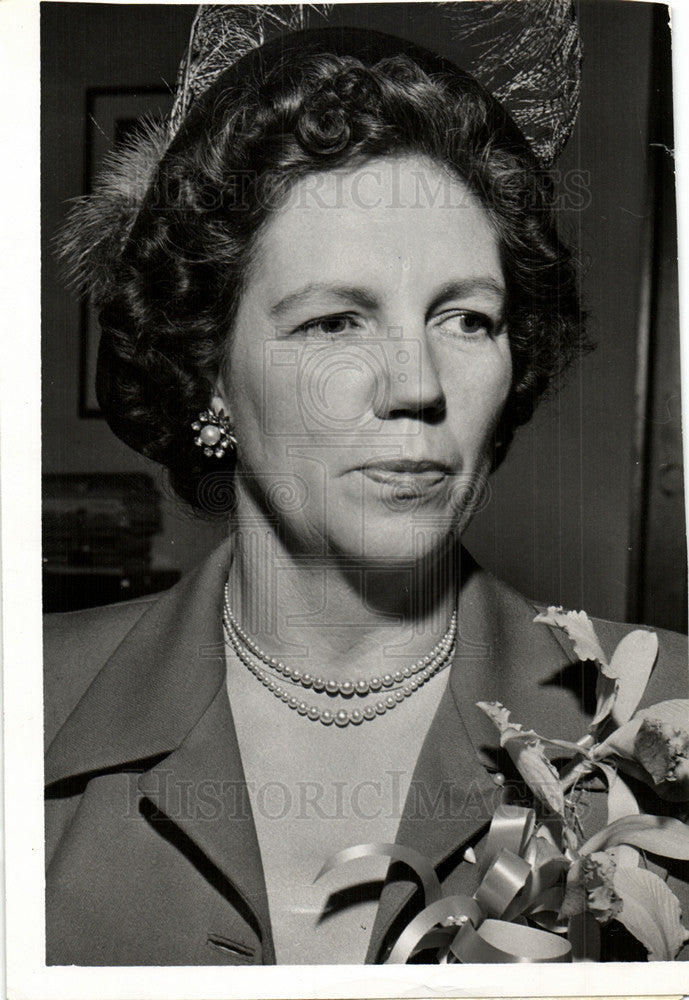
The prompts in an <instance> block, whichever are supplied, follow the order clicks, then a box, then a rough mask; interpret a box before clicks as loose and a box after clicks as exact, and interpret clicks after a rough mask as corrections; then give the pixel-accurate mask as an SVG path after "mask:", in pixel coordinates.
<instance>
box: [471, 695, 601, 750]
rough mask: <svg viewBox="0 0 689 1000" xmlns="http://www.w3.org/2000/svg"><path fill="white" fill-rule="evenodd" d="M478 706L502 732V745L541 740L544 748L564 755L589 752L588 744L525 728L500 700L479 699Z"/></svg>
mask: <svg viewBox="0 0 689 1000" xmlns="http://www.w3.org/2000/svg"><path fill="white" fill-rule="evenodd" d="M476 707H477V708H480V709H481V711H482V712H485V714H486V715H487V716H488V718H489V719H490V720H491V722H492V723H493V725H494V726H495V728H496V729H497V730H498V732H499V733H500V746H505V744H506V742H507V740H509V739H517V738H519V739H524V740H540V742H541V743H542V744H543V746H544V748H546V749H548V750H552V751H553V753H557V754H558V755H559V756H562V754H563V752H564V753H565V754H567V755H568V756H571V755H572V754H584V753H588V746H586V747H585V746H583V745H582V744H581V743H572V741H571V740H554V739H550V737H548V736H539V734H538V733H537V732H536V731H535V730H534V729H525V728H524V726H522V725H521V724H520V723H519V722H510V712H509V710H508V709H506V708H505V706H504V705H502V704H501V703H500V702H499V701H477V702H476Z"/></svg>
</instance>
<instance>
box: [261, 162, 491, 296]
mask: <svg viewBox="0 0 689 1000" xmlns="http://www.w3.org/2000/svg"><path fill="white" fill-rule="evenodd" d="M259 249H260V252H259V254H258V255H257V260H258V262H259V267H258V269H257V271H255V272H254V277H255V278H256V279H258V280H263V281H267V282H268V283H269V284H270V286H271V287H272V288H275V289H276V290H283V291H284V289H285V288H286V289H287V291H285V294H288V292H289V286H290V285H292V284H295V283H296V284H309V283H316V282H322V281H325V280H328V279H330V278H332V279H333V280H334V279H338V280H342V279H343V278H345V279H346V278H347V277H348V276H349V277H351V278H352V279H354V278H366V279H368V281H369V282H370V281H375V279H376V278H377V277H388V278H389V277H390V276H391V275H398V280H401V279H402V277H403V276H404V274H405V272H410V271H411V272H413V275H414V277H415V278H416V279H419V278H423V277H424V276H427V277H429V278H430V277H433V278H436V277H439V276H442V275H445V276H446V277H447V278H448V280H450V279H451V278H457V277H461V276H463V275H464V276H467V275H468V274H469V272H470V273H471V274H472V275H475V276H479V275H480V276H485V277H487V278H489V279H492V280H493V281H494V282H496V283H500V282H501V281H502V268H501V262H500V250H499V242H498V239H497V236H496V233H495V231H494V228H493V226H492V224H491V221H490V219H489V217H488V214H487V212H486V210H485V209H484V208H483V206H482V205H481V203H480V202H479V201H478V199H477V198H476V197H475V196H474V195H473V194H472V193H471V192H470V191H469V189H468V187H467V186H466V184H464V183H463V182H462V181H461V180H459V179H458V178H457V177H455V176H453V175H452V174H451V173H450V172H449V171H448V170H447V169H445V168H443V167H442V166H440V165H438V164H435V163H434V162H432V161H430V160H427V159H425V158H422V157H399V158H390V159H379V160H371V161H369V162H368V163H366V164H363V165H360V166H357V167H355V168H348V169H344V170H337V171H335V170H333V171H324V172H322V173H318V174H313V175H309V176H307V177H304V178H301V179H300V180H299V181H298V182H297V183H296V184H295V185H294V186H293V188H292V189H291V191H290V194H289V196H288V198H287V200H286V201H285V203H284V204H283V205H282V207H281V208H279V209H278V210H277V211H276V212H275V213H274V214H273V215H272V217H271V218H270V219H269V220H268V222H267V223H266V225H265V226H264V228H263V231H262V233H261V236H260V239H259Z"/></svg>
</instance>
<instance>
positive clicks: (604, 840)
mask: <svg viewBox="0 0 689 1000" xmlns="http://www.w3.org/2000/svg"><path fill="white" fill-rule="evenodd" d="M618 844H630V845H631V846H632V847H640V848H641V850H643V851H650V852H651V853H652V854H659V855H661V857H666V858H678V859H679V860H680V861H689V827H687V826H686V825H685V824H684V823H681V822H680V821H679V820H678V819H672V818H671V817H669V816H625V817H624V818H622V819H618V820H615V822H614V823H611V824H610V825H609V826H606V827H605V829H603V830H599V831H598V833H594V835H593V836H592V837H589V839H588V840H587V841H586V843H585V844H583V845H582V847H581V853H582V855H583V854H591V853H593V852H594V851H603V850H605V849H606V848H609V847H616V846H617V845H618Z"/></svg>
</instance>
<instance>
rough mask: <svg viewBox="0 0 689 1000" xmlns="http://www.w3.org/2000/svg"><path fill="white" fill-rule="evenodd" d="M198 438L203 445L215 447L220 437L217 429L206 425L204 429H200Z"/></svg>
mask: <svg viewBox="0 0 689 1000" xmlns="http://www.w3.org/2000/svg"><path fill="white" fill-rule="evenodd" d="M199 437H200V438H201V440H202V441H203V443H204V444H208V445H211V446H213V445H216V444H217V443H218V441H219V440H220V438H221V437H222V435H221V433H220V428H219V427H214V426H213V424H206V426H205V427H202V428H201V433H200V434H199Z"/></svg>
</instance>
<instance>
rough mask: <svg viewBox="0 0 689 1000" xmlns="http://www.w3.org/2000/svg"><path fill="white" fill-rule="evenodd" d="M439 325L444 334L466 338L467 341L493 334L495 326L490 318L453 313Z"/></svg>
mask: <svg viewBox="0 0 689 1000" xmlns="http://www.w3.org/2000/svg"><path fill="white" fill-rule="evenodd" d="M438 325H439V327H440V329H441V330H442V331H443V333H447V334H450V335H451V336H455V337H464V338H465V339H467V340H474V339H476V338H478V337H481V336H487V335H488V334H491V333H492V332H493V328H494V326H495V324H494V323H493V320H491V319H490V317H489V316H486V315H485V314H484V313H476V312H461V313H453V314H452V315H451V316H447V317H446V318H445V319H442V320H441V321H440V323H439V324H438Z"/></svg>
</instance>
